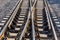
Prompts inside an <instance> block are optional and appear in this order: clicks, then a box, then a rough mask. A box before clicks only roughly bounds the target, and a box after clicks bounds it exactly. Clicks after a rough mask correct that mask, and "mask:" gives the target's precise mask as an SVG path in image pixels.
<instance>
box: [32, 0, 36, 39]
mask: <svg viewBox="0 0 60 40" xmlns="http://www.w3.org/2000/svg"><path fill="white" fill-rule="evenodd" d="M36 3H37V0H35V2H34V4H33V6H32V7H31V12H32V17H31V19H32V37H33V40H35V29H34V12H35V5H36Z"/></svg>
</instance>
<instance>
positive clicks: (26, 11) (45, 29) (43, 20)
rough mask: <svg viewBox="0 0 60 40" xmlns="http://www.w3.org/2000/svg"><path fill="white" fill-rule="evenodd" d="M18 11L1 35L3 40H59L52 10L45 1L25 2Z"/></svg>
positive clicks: (29, 0)
mask: <svg viewBox="0 0 60 40" xmlns="http://www.w3.org/2000/svg"><path fill="white" fill-rule="evenodd" d="M31 4H33V5H31ZM17 10H18V11H16V15H15V16H14V17H13V16H12V17H13V18H12V19H11V20H10V22H9V24H8V26H7V27H6V28H5V31H3V33H2V34H1V36H2V39H1V40H57V34H56V30H55V29H54V26H53V25H54V24H53V22H52V18H51V15H50V14H49V13H50V12H49V11H50V10H49V8H48V5H47V3H46V2H45V0H35V1H34V2H31V0H23V1H22V2H21V4H20V6H19V8H18V9H17ZM9 15H10V14H8V15H7V16H6V17H9ZM3 19H4V20H5V19H7V18H3ZM4 20H3V21H2V22H3V23H4V22H5V21H4ZM3 23H1V24H0V25H3Z"/></svg>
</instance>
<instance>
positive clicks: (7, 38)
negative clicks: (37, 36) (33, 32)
mask: <svg viewBox="0 0 60 40" xmlns="http://www.w3.org/2000/svg"><path fill="white" fill-rule="evenodd" d="M29 5H30V3H29V1H28V0H25V1H23V2H22V4H21V7H20V8H19V10H18V12H17V14H16V15H15V17H14V19H13V21H12V23H11V25H10V26H9V27H7V29H6V31H5V34H4V38H3V39H2V40H19V37H20V36H22V32H23V31H24V28H25V25H26V22H27V20H28V15H29Z"/></svg>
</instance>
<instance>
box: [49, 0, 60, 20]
mask: <svg viewBox="0 0 60 40" xmlns="http://www.w3.org/2000/svg"><path fill="white" fill-rule="evenodd" d="M48 2H49V3H50V5H51V7H52V8H53V10H54V11H55V14H56V15H57V16H58V19H59V21H60V0H49V1H48Z"/></svg>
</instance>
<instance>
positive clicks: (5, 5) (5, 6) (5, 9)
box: [0, 0, 18, 21]
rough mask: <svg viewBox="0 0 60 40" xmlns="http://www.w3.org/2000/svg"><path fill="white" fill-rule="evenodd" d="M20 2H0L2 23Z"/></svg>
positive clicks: (14, 0) (9, 0) (8, 0)
mask: <svg viewBox="0 0 60 40" xmlns="http://www.w3.org/2000/svg"><path fill="white" fill-rule="evenodd" d="M17 2H18V0H0V21H1V20H2V19H3V18H4V17H5V16H6V14H8V13H10V11H11V10H12V9H13V7H14V6H15V5H16V3H17Z"/></svg>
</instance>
